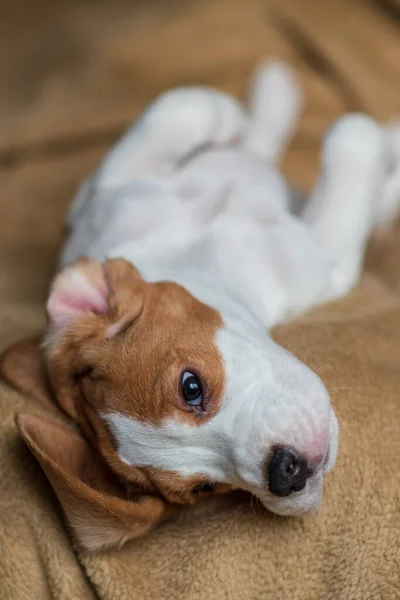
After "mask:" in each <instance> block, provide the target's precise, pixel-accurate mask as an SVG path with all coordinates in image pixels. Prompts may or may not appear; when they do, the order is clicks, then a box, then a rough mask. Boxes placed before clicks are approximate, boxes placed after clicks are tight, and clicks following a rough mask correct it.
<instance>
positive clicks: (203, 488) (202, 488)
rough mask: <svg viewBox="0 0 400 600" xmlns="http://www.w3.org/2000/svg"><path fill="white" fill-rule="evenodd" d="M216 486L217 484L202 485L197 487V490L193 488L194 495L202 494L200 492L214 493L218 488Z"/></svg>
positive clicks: (207, 483)
mask: <svg viewBox="0 0 400 600" xmlns="http://www.w3.org/2000/svg"><path fill="white" fill-rule="evenodd" d="M216 487H217V486H216V484H215V483H209V482H206V483H202V484H200V485H196V487H195V488H193V494H200V492H208V493H210V492H213V491H214V490H215V488H216Z"/></svg>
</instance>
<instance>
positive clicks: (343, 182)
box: [303, 114, 388, 300]
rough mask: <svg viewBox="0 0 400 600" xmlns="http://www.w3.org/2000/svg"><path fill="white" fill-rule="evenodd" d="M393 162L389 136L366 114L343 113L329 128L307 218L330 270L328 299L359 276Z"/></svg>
mask: <svg viewBox="0 0 400 600" xmlns="http://www.w3.org/2000/svg"><path fill="white" fill-rule="evenodd" d="M387 165H388V144H387V136H386V134H385V132H384V130H383V128H382V127H380V126H379V125H378V124H377V123H376V122H375V121H374V120H373V119H370V118H369V117H367V116H364V115H357V114H355V115H349V116H346V117H343V118H342V119H340V120H339V122H338V123H337V124H336V125H335V126H334V128H333V129H332V130H331V131H330V132H329V133H328V135H327V137H326V140H325V143H324V148H323V152H322V173H321V176H320V179H319V181H318V183H317V186H316V188H315V190H314V192H313V194H312V196H311V198H310V200H309V202H308V204H307V206H306V208H305V211H304V214H303V219H304V221H305V222H306V223H307V225H308V227H309V230H310V231H311V235H312V237H313V239H314V241H315V242H316V244H317V246H318V248H319V250H320V252H321V253H322V255H323V257H324V259H325V261H326V262H327V265H328V270H329V289H328V290H327V298H326V300H330V299H334V298H337V297H340V296H342V295H343V294H345V293H346V292H347V291H349V290H350V289H351V288H352V287H353V286H354V285H355V284H356V283H357V281H358V278H359V274H360V269H361V266H362V262H363V258H364V252H365V247H366V244H367V241H368V238H369V236H370V234H371V231H372V229H373V227H374V225H375V221H376V218H377V212H378V210H379V200H380V195H381V193H382V189H383V184H384V181H385V176H386V171H387Z"/></svg>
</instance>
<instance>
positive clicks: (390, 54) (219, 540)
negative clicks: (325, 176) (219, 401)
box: [0, 0, 400, 600]
mask: <svg viewBox="0 0 400 600" xmlns="http://www.w3.org/2000/svg"><path fill="white" fill-rule="evenodd" d="M0 10H1V11H2V12H3V13H4V14H2V15H0V29H1V30H0V49H1V52H0V74H1V77H0V80H1V82H2V85H1V89H0V131H1V135H0V167H1V171H0V182H1V185H0V216H1V218H0V346H1V348H3V347H5V346H6V345H8V344H10V343H11V342H13V341H14V340H16V339H18V338H21V337H24V336H29V335H32V334H34V333H36V332H40V330H41V328H42V326H43V305H44V301H45V296H46V290H47V285H48V282H49V279H50V277H51V275H52V273H53V271H54V267H55V260H56V255H57V249H58V247H59V245H60V241H61V236H62V223H63V216H64V213H65V209H66V206H67V203H68V201H69V199H70V198H71V195H72V193H73V191H74V190H75V188H76V186H77V184H78V183H79V181H80V180H81V179H82V178H83V177H84V176H85V175H86V174H87V173H88V172H89V171H90V169H91V168H92V167H93V166H94V165H95V163H96V161H97V160H98V159H99V158H100V156H101V155H102V154H103V153H104V152H105V151H106V149H107V147H109V146H110V144H111V143H112V142H113V140H114V139H115V137H116V136H117V135H118V133H119V132H120V131H122V129H123V128H124V127H125V126H126V125H127V123H128V121H129V120H130V119H131V118H133V117H135V116H136V115H137V114H138V112H139V111H140V110H141V108H142V107H143V106H144V105H145V104H146V103H147V102H148V101H149V100H150V99H151V98H152V97H153V96H154V95H155V94H157V93H158V92H159V91H161V90H162V89H164V88H166V87H170V86H173V85H180V84H187V83H205V84H211V85H218V86H219V87H221V88H223V89H225V90H227V91H231V92H233V93H235V94H237V95H238V96H243V93H244V90H245V86H246V78H247V76H248V74H249V72H250V70H251V69H252V67H253V65H254V62H255V61H256V60H257V59H258V58H260V57H261V56H264V55H274V56H279V57H281V58H284V59H286V60H289V61H290V62H291V63H292V64H294V65H295V66H296V67H297V68H298V70H299V73H300V79H301V82H302V84H303V86H304V89H305V93H306V98H307V106H306V109H305V113H304V117H303V119H302V121H301V124H300V126H299V132H298V135H297V137H296V139H295V140H294V142H293V145H292V148H291V151H290V153H289V155H288V158H287V160H286V161H285V164H284V169H285V172H286V173H287V174H288V175H289V176H290V177H291V179H292V181H293V182H294V183H296V184H297V185H298V186H300V187H303V188H307V187H309V186H310V184H312V181H313V179H314V177H315V173H316V170H317V168H318V154H317V151H318V147H319V140H320V136H321V133H322V131H323V130H324V128H325V127H326V126H327V125H328V124H329V123H330V122H331V121H332V120H333V118H334V117H335V116H337V115H339V114H341V113H342V112H344V111H346V110H360V109H361V110H368V111H369V112H370V113H372V114H373V115H374V116H376V117H378V118H382V119H389V118H392V117H393V116H395V114H396V111H397V112H398V113H399V112H400V71H399V64H400V63H399V56H400V40H399V29H398V17H399V5H398V4H397V3H396V0H392V2H390V1H389V0H386V2H379V1H378V0H375V1H373V0H364V1H363V0H352V1H351V2H350V1H349V0H335V1H334V2H333V1H332V0H302V1H301V2H299V1H298V0H284V1H276V2H272V1H266V0H263V1H261V0H260V1H259V0H241V1H239V0H238V1H234V0H209V1H203V2H201V1H197V2H195V1H189V0H186V2H185V1H183V0H182V1H178V0H176V1H175V2H172V1H170V0H158V1H157V0H147V1H145V0H142V1H140V0H136V1H133V0H132V1H131V2H129V3H126V2H124V3H123V2H112V3H110V2H106V0H104V1H97V2H96V1H94V2H90V3H88V2H84V1H83V0H70V1H69V2H63V1H62V0H57V1H54V0H52V1H50V0H37V1H36V2H34V3H31V2H29V1H28V0H24V1H21V0H14V1H13V2H4V3H2V7H1V9H0ZM276 337H277V338H278V339H279V340H280V341H281V342H282V343H283V344H284V345H285V346H286V347H288V348H289V349H290V350H291V351H292V352H294V353H295V354H297V355H298V356H299V357H301V358H302V359H303V360H304V361H305V362H307V364H309V365H310V366H312V367H313V368H315V369H316V370H317V371H318V373H319V374H320V376H321V377H322V379H323V380H324V381H325V383H326V385H327V386H328V389H329V390H330V392H331V395H332V399H333V403H334V405H335V408H336V410H337V414H338V417H339V421H340V424H341V443H340V453H339V459H338V462H337V467H336V469H335V470H334V471H333V472H332V473H331V474H330V475H329V476H328V477H327V480H326V492H325V502H324V506H323V508H322V510H321V511H320V512H319V513H318V514H316V515H313V516H307V517H304V518H293V519H287V518H286V519H285V518H279V517H274V516H273V515H271V514H266V513H265V512H264V511H263V510H262V509H261V508H260V506H259V504H258V503H257V502H256V501H255V500H254V499H253V500H252V499H251V498H250V497H248V496H247V495H245V494H243V495H232V496H227V497H223V498H219V499H218V500H214V501H212V502H211V503H210V504H209V505H208V506H206V507H204V508H202V509H200V510H196V511H195V512H193V511H190V512H187V513H186V512H185V513H182V515H181V516H180V517H179V518H178V520H177V521H174V522H170V523H165V524H163V525H161V526H160V527H159V528H158V529H156V530H155V531H154V532H153V533H151V534H150V535H148V536H147V537H145V538H144V539H140V540H136V541H134V542H131V543H129V544H127V545H126V546H125V547H124V548H123V549H122V550H121V551H117V550H115V551H112V552H107V553H104V554H101V555H92V556H90V555H85V554H82V553H80V552H79V551H77V550H75V549H74V542H73V540H72V539H70V537H69V535H68V532H67V530H66V528H65V524H64V521H63V516H62V514H61V511H60V508H59V506H58V503H57V500H56V497H55V495H54V493H53V492H52V490H51V488H50V486H49V484H48V482H47V480H46V478H45V476H44V475H43V473H42V471H41V469H40V467H39V466H38V464H37V463H36V462H35V460H34V458H33V457H32V455H31V454H30V453H29V451H28V450H27V448H26V447H25V446H24V444H23V443H22V441H21V440H20V439H19V437H18V434H17V432H16V428H15V425H14V415H15V413H16V412H17V411H22V410H39V408H37V409H35V406H34V403H33V400H32V399H30V398H27V397H23V396H22V395H20V394H18V393H16V392H14V391H12V390H11V389H10V388H9V387H7V386H6V385H5V384H1V387H0V428H1V429H0V598H1V600H3V599H4V600H5V599H7V600H8V599H10V600H17V599H18V600H19V599H24V600H25V599H35V600H41V599H43V600H45V599H47V598H60V599H64V598H65V599H68V600H69V599H75V598H76V599H79V600H80V599H84V598H85V599H86V598H101V599H102V600H123V599H125V598H126V599H128V598H129V599H134V600H147V599H157V600H158V599H161V600H164V599H165V600H167V599H171V600H172V599H174V600H187V599H189V600H191V599H200V600H201V599H204V600H206V599H207V600H208V599H210V598H212V599H228V598H229V599H233V600H287V599H289V598H290V599H294V600H333V599H338V600H367V599H371V600H372V599H376V600H378V599H386V600H389V599H393V600H394V599H395V598H400V466H399V465H400V462H399V457H400V229H397V230H396V231H395V232H394V233H393V234H392V235H391V237H390V238H388V239H387V240H385V241H380V242H379V243H378V242H376V243H374V244H372V247H371V249H370V252H369V256H368V258H367V261H366V268H365V274H364V276H363V278H362V281H361V283H360V285H359V286H358V288H357V289H356V290H355V291H354V292H353V293H352V294H351V295H350V296H349V297H348V298H346V299H345V300H343V301H342V302H340V303H337V304H335V305H331V306H326V307H323V308H321V309H319V310H317V311H314V312H313V313H312V314H310V315H308V316H306V317H304V318H302V319H300V320H298V321H297V322H296V323H294V324H290V325H287V326H285V327H281V328H280V329H279V330H278V331H277V332H276Z"/></svg>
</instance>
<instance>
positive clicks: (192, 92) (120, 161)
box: [98, 87, 247, 185]
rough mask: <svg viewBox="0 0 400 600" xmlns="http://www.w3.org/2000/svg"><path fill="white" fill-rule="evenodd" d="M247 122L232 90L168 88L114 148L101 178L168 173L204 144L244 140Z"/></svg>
mask: <svg viewBox="0 0 400 600" xmlns="http://www.w3.org/2000/svg"><path fill="white" fill-rule="evenodd" d="M246 124H247V120H246V115H245V113H244V110H243V109H242V107H241V106H240V104H239V103H238V102H237V101H236V100H234V99H233V98H232V97H230V96H228V95H227V94H224V93H222V92H218V91H215V90H212V89H209V88H201V87H191V88H181V89H175V90H172V91H169V92H166V93H165V94H163V95H161V96H160V97H159V98H158V99H157V100H155V102H154V103H153V104H151V105H150V107H149V108H148V109H147V110H146V112H145V113H144V115H143V116H142V117H141V118H140V119H139V121H138V122H137V123H136V124H135V125H133V127H132V128H131V129H130V130H128V132H127V133H126V134H125V135H124V136H123V137H122V139H121V140H120V141H119V143H118V144H117V145H116V147H115V148H114V149H113V150H111V152H110V153H109V154H108V156H107V157H106V159H105V160H104V162H103V164H102V165H101V167H100V171H99V173H98V177H99V178H100V180H101V183H102V184H106V185H124V184H126V183H129V182H131V181H132V180H134V179H156V178H158V177H162V176H164V175H167V174H169V173H171V172H172V171H173V170H174V169H175V168H177V166H179V164H180V163H181V162H182V161H183V160H184V159H185V158H187V157H188V156H189V155H191V154H192V153H193V152H195V151H196V150H197V149H200V148H201V147H203V146H208V145H211V146H212V145H215V146H224V145H228V144H231V143H233V142H235V141H238V140H239V138H240V136H241V135H242V132H243V130H244V128H245V126H246Z"/></svg>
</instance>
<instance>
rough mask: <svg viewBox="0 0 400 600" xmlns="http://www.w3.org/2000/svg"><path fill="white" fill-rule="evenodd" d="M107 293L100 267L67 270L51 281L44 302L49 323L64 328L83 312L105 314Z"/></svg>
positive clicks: (80, 267) (70, 268)
mask: <svg viewBox="0 0 400 600" xmlns="http://www.w3.org/2000/svg"><path fill="white" fill-rule="evenodd" d="M108 293H109V292H108V287H107V284H106V281H105V279H104V275H103V273H102V269H101V267H100V268H95V269H90V268H88V267H86V268H85V267H82V266H77V267H69V268H67V269H66V270H65V271H63V272H62V273H60V275H59V276H58V277H57V279H56V280H55V282H54V285H53V289H52V292H51V294H50V297H49V300H48V303H47V311H48V314H49V317H50V320H51V322H52V323H53V324H55V325H65V324H66V323H68V322H69V321H71V320H74V319H76V318H78V317H80V316H82V315H83V314H84V313H88V312H89V313H94V314H106V313H107V311H108V301H107V299H108Z"/></svg>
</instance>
